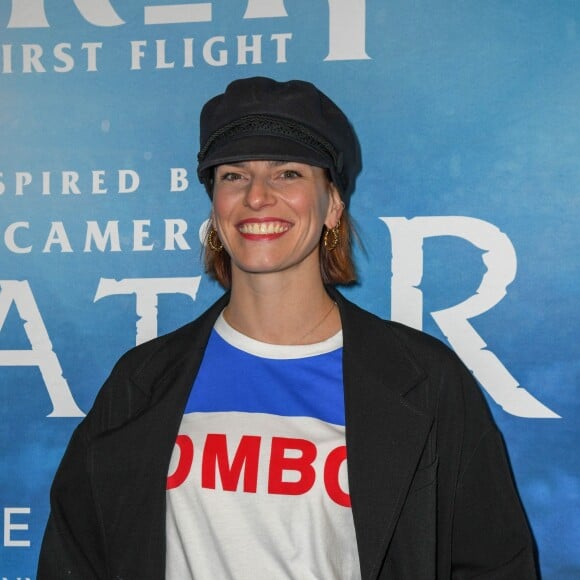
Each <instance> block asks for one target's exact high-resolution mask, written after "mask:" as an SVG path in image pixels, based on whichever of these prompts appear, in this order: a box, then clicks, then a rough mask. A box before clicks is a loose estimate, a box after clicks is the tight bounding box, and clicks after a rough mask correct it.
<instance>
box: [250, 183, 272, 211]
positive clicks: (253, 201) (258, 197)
mask: <svg viewBox="0 0 580 580" xmlns="http://www.w3.org/2000/svg"><path fill="white" fill-rule="evenodd" d="M274 199H275V197H274V194H273V192H272V189H271V187H270V186H269V184H268V180H267V179H265V178H263V177H260V176H255V177H253V178H252V179H251V180H250V183H249V184H248V189H247V191H246V196H245V199H244V204H245V205H246V206H248V207H250V208H252V209H260V208H262V207H264V206H267V205H271V204H272V203H273V202H274Z"/></svg>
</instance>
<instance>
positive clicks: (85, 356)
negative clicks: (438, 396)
mask: <svg viewBox="0 0 580 580" xmlns="http://www.w3.org/2000/svg"><path fill="white" fill-rule="evenodd" d="M579 65H580V4H578V2H576V1H575V0H562V1H560V2H552V3H546V2H544V1H543V0H530V1H528V2H525V3H522V2H518V1H517V0H502V1H490V2H481V1H480V0H461V1H459V0H438V1H436V2H431V1H427V0H417V1H415V2H407V1H405V0H389V1H388V2H385V1H383V0H368V1H365V0H286V1H283V0H247V1H246V0H227V1H226V0H221V1H220V0H213V1H211V2H201V1H200V2H179V3H178V4H175V3H174V4H168V3H167V2H164V1H163V0H131V1H123V0H66V1H64V0H63V1H59V2H50V1H48V0H47V1H43V0H11V1H10V0H5V1H3V2H0V402H1V407H0V413H1V415H2V417H1V420H0V449H1V470H0V518H1V519H2V530H3V534H2V544H1V546H0V579H2V580H4V579H6V580H16V579H18V578H20V579H32V578H34V575H35V567H36V559H37V556H38V551H39V547H40V542H41V538H42V533H43V529H44V525H45V522H46V518H47V515H48V493H49V487H50V482H51V479H52V477H53V474H54V472H55V469H56V467H57V465H58V462H59V460H60V458H61V456H62V453H63V450H64V447H65V445H66V443H67V441H68V439H69V437H70V435H71V432H72V431H73V429H74V428H75V426H76V425H77V424H78V422H79V421H80V420H81V418H82V417H83V415H84V414H85V413H86V412H87V411H88V410H89V409H90V407H91V404H92V401H93V400H94V397H95V395H96V393H97V391H98V389H99V387H100V386H101V384H102V382H103V381H104V379H105V378H106V376H107V375H108V373H109V371H110V369H111V367H112V366H113V364H114V363H115V361H116V359H117V358H118V357H119V356H120V355H121V354H122V353H123V352H124V351H125V350H127V349H129V348H130V347H131V346H133V345H135V344H138V343H141V342H143V341H146V340H148V339H150V338H152V337H155V336H157V335H158V334H161V333H165V332H168V331H170V330H172V329H174V328H176V327H178V326H180V325H181V324H183V323H185V322H187V321H189V320H190V319H192V318H194V317H196V316H197V315H198V314H200V313H201V312H202V311H203V310H204V309H205V308H207V307H208V306H209V305H210V304H211V303H212V302H213V301H214V300H215V299H216V298H217V297H218V296H219V295H220V294H221V289H220V288H219V287H218V286H217V285H216V284H215V283H214V282H212V281H211V280H209V279H208V278H207V276H206V275H205V274H204V273H203V268H202V266H201V264H200V247H201V246H200V240H199V232H200V229H201V228H202V227H203V224H204V222H205V220H206V219H207V217H208V214H209V209H210V206H209V201H208V199H207V196H206V194H205V193H204V191H203V188H202V186H201V185H200V184H199V183H198V181H197V179H196V177H195V157H196V153H197V142H198V127H197V124H198V117H199V111H200V108H201V106H202V105H203V103H204V102H205V101H206V100H207V99H208V98H210V97H211V96H213V95H214V94H217V93H218V92H222V91H223V90H224V88H225V86H226V85H227V83H228V82H229V81H231V80H233V79H235V78H240V77H247V76H271V77H273V78H276V79H278V80H288V79H291V78H301V79H305V80H309V81H313V82H315V83H316V84H317V85H318V86H319V87H320V88H321V89H322V90H323V91H324V92H326V93H327V94H328V95H329V96H331V98H333V99H334V100H335V101H336V102H337V103H338V104H339V105H340V106H341V107H342V108H343V110H344V111H345V112H346V113H347V114H348V116H349V117H350V119H351V120H352V123H353V125H354V127H355V128H356V130H357V133H358V136H359V139H360V142H361V147H362V154H363V172H362V175H361V177H360V179H359V181H358V185H357V189H356V192H355V194H354V196H353V198H352V203H351V212H352V215H353V216H354V220H355V222H356V226H357V229H358V233H359V237H360V242H359V244H358V246H357V250H356V256H357V263H358V270H359V284H357V285H356V286H354V287H352V288H348V289H346V290H345V293H346V295H347V296H348V297H349V298H350V299H352V300H354V301H355V302H357V303H359V304H360V305H361V306H363V307H365V308H367V309H368V310H371V311H373V312H375V313H377V314H379V315H380V316H382V317H385V318H392V319H394V320H399V321H401V322H404V323H407V324H409V325H412V326H415V327H417V328H422V329H423V330H425V331H426V332H429V333H430V334H433V335H435V336H437V337H438V338H440V339H441V340H443V341H446V342H447V343H448V344H449V345H450V346H451V347H452V348H453V349H455V350H456V352H457V353H458V354H459V356H460V357H461V358H462V359H463V361H464V362H465V363H466V365H467V366H468V367H469V368H470V369H471V370H472V372H473V373H474V375H475V377H476V378H477V379H478V381H479V383H480V385H481V388H482V390H483V391H484V393H485V394H486V397H487V398H488V401H489V404H490V407H491V410H492V413H493V414H494V416H495V418H496V420H497V422H498V424H499V426H500V428H501V430H502V431H503V433H504V436H505V440H506V445H507V448H508V452H509V456H510V459H511V462H512V466H513V471H514V474H515V478H516V480H517V483H518V486H519V490H520V493H521V497H522V500H523V502H524V504H525V507H526V511H527V514H528V517H529V520H530V524H531V527H532V529H533V532H534V535H535V538H536V541H537V544H538V551H539V558H540V562H541V568H542V572H543V577H544V578H545V579H553V580H562V579H569V578H570V579H571V578H580V549H579V546H580V517H578V514H579V507H580V489H579V467H580V458H579V456H578V447H577V446H578V436H579V427H578V425H579V424H580V421H579V420H578V416H579V415H580V391H579V390H578V384H579V381H578V376H579V373H578V370H579V356H578V355H579V337H578V327H579V325H580V320H579V316H578V306H577V303H578V282H579V280H578V265H579V259H578V255H579V253H580V248H579V244H578V237H579V236H578V227H579V217H580V208H579V194H578V192H579V190H580V163H579V161H578V160H579V159H580V98H579V95H580V72H579V71H580V66H579ZM498 533H499V531H498Z"/></svg>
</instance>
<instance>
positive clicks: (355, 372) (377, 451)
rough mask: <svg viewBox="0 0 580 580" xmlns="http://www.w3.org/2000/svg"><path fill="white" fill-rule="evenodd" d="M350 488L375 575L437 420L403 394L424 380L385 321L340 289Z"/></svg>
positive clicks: (365, 571)
mask: <svg viewBox="0 0 580 580" xmlns="http://www.w3.org/2000/svg"><path fill="white" fill-rule="evenodd" d="M331 294H333V297H334V298H335V299H336V301H337V303H338V304H339V307H340V312H341V318H342V327H343V338H344V350H343V375H344V389H345V408H346V444H347V450H348V474H349V490H350V497H351V503H352V511H353V518H354V525H355V530H356V536H357V544H358V551H359V558H360V563H361V570H362V577H363V579H364V580H367V579H371V578H373V579H374V578H376V577H377V575H378V573H379V570H380V567H381V565H382V562H383V560H384V558H385V554H386V552H387V549H388V546H389V544H390V541H391V538H392V536H393V532H394V529H395V526H396V523H397V520H398V517H399V515H400V513H401V509H402V507H403V504H404V501H405V498H406V495H407V492H408V490H409V487H410V485H411V482H412V480H413V476H414V474H415V471H416V468H417V465H418V463H419V459H420V457H421V454H422V451H423V449H424V447H425V443H426V440H427V437H428V435H429V431H430V428H431V424H432V422H433V418H432V417H431V416H430V415H429V413H427V412H426V411H425V410H424V409H420V408H417V407H414V406H413V405H411V404H410V403H409V401H408V400H406V399H405V395H406V394H407V393H408V392H409V391H410V390H412V389H414V388H415V387H417V386H418V385H419V384H420V383H421V381H422V380H423V379H424V378H425V377H424V374H423V371H422V370H421V369H420V368H419V367H418V366H417V365H416V364H415V362H414V361H413V360H412V359H411V358H410V356H409V355H408V354H407V353H406V351H405V350H404V349H403V348H402V346H401V345H400V343H399V341H398V340H397V338H396V337H395V335H394V333H393V332H392V330H391V329H390V328H389V326H388V325H387V324H385V322H384V321H382V320H380V319H378V318H377V317H375V316H373V315H371V314H369V313H367V312H365V311H363V310H361V309H359V308H358V307H356V306H355V305H353V304H351V303H350V302H348V301H346V300H345V299H344V298H342V297H341V296H340V295H339V294H337V293H332V292H331Z"/></svg>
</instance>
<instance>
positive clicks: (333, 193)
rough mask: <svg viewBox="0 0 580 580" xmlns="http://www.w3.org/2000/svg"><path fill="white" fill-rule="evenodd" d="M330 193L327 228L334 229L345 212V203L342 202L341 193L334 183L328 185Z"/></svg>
mask: <svg viewBox="0 0 580 580" xmlns="http://www.w3.org/2000/svg"><path fill="white" fill-rule="evenodd" d="M328 193H329V196H330V204H329V205H328V213H327V215H326V221H325V225H326V227H327V228H329V229H332V228H334V227H336V225H337V224H338V222H339V221H340V218H341V216H342V212H343V210H344V201H342V199H341V197H340V193H339V191H338V189H337V187H336V185H334V183H332V181H330V182H329V183H328Z"/></svg>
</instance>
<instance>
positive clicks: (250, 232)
mask: <svg viewBox="0 0 580 580" xmlns="http://www.w3.org/2000/svg"><path fill="white" fill-rule="evenodd" d="M237 227H238V231H239V232H240V234H242V236H243V237H244V238H246V239H250V240H257V239H260V240H266V239H267V240H271V239H275V238H279V237H280V236H282V235H284V234H285V233H286V232H287V231H288V230H289V229H290V228H291V227H292V224H291V223H290V222H287V221H285V220H278V219H266V220H244V221H242V222H240V223H239V224H238V226H237Z"/></svg>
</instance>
